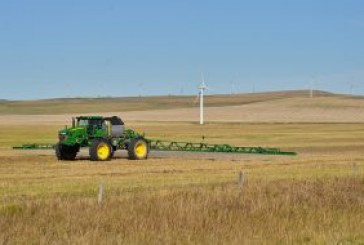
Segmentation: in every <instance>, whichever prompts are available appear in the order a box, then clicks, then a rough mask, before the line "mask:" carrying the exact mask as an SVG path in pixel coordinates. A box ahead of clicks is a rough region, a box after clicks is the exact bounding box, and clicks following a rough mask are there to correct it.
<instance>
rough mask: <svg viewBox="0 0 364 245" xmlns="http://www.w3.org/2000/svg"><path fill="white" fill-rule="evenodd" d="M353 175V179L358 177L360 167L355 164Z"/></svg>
mask: <svg viewBox="0 0 364 245" xmlns="http://www.w3.org/2000/svg"><path fill="white" fill-rule="evenodd" d="M353 175H354V176H355V177H358V176H359V175H360V167H359V165H358V164H357V163H356V162H354V163H353Z"/></svg>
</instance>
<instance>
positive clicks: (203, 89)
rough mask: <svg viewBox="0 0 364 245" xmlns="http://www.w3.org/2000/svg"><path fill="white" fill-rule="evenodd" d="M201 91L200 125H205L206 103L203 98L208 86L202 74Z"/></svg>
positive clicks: (199, 87)
mask: <svg viewBox="0 0 364 245" xmlns="http://www.w3.org/2000/svg"><path fill="white" fill-rule="evenodd" d="M198 89H199V90H200V91H199V97H200V124H201V125H203V124H204V101H203V96H204V92H205V90H206V89H208V87H207V86H206V83H205V79H204V76H203V74H202V73H201V83H200V85H199V86H198Z"/></svg>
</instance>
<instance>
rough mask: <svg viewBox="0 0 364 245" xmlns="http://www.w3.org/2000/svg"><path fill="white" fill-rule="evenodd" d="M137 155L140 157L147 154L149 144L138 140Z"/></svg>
mask: <svg viewBox="0 0 364 245" xmlns="http://www.w3.org/2000/svg"><path fill="white" fill-rule="evenodd" d="M135 155H136V156H137V157H138V158H139V159H140V158H144V157H145V156H146V155H147V146H146V144H145V143H144V142H138V143H137V144H136V145H135Z"/></svg>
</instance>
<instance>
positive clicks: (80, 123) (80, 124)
mask: <svg viewBox="0 0 364 245" xmlns="http://www.w3.org/2000/svg"><path fill="white" fill-rule="evenodd" d="M78 126H80V127H83V126H88V120H83V119H81V120H79V121H78Z"/></svg>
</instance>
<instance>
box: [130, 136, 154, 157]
mask: <svg viewBox="0 0 364 245" xmlns="http://www.w3.org/2000/svg"><path fill="white" fill-rule="evenodd" d="M148 154H149V146H148V143H147V142H146V140H145V139H142V138H140V139H132V140H131V141H130V144H129V145H128V156H129V159H130V160H144V159H147V158H148Z"/></svg>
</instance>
